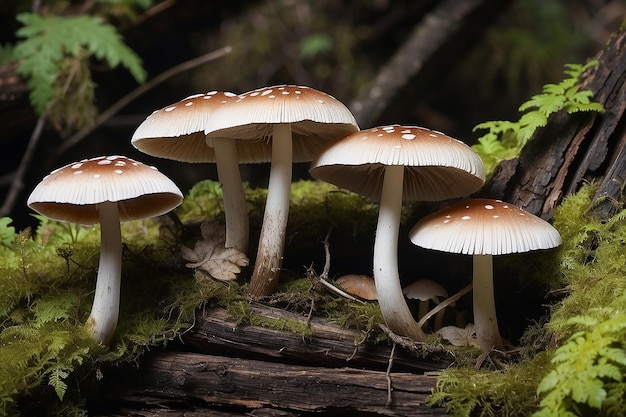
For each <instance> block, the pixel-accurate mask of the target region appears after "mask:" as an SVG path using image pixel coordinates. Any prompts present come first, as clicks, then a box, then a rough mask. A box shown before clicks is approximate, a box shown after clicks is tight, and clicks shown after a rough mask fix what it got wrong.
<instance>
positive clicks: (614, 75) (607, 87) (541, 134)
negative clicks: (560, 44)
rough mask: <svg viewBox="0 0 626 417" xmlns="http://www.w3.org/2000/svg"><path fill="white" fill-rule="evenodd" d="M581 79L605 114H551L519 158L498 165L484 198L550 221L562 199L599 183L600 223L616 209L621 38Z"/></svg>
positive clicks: (624, 61)
mask: <svg viewBox="0 0 626 417" xmlns="http://www.w3.org/2000/svg"><path fill="white" fill-rule="evenodd" d="M596 58H597V59H598V65H597V66H596V67H595V68H593V69H592V70H589V71H588V73H587V74H585V75H584V80H583V84H582V86H581V88H582V89H589V90H591V91H592V92H593V94H594V97H593V99H594V100H595V101H597V102H599V103H601V104H602V105H603V106H604V108H605V110H606V112H605V113H604V114H598V113H580V114H574V115H567V114H564V113H559V114H556V115H555V117H554V118H553V119H551V120H550V121H549V123H548V126H547V127H546V128H543V129H542V130H540V131H538V133H537V134H536V135H535V137H534V138H533V139H532V141H531V142H530V143H529V144H528V145H526V147H525V148H524V150H523V151H522V154H521V155H520V157H519V158H517V159H514V160H511V161H507V162H505V163H502V164H500V166H499V167H498V168H497V170H496V172H495V173H494V176H493V177H492V179H491V181H490V183H489V184H488V185H487V186H486V187H485V190H484V191H483V193H485V195H489V196H491V197H494V198H501V199H503V200H506V201H509V202H511V203H514V204H516V205H518V206H520V207H522V208H524V209H526V210H528V211H530V212H531V213H533V214H536V215H539V216H541V217H543V218H550V217H551V216H552V210H553V209H554V207H555V206H556V205H557V204H558V203H559V202H560V200H561V198H562V197H565V196H567V195H569V194H571V193H574V192H576V191H577V190H578V189H579V188H580V186H581V185H583V184H584V183H585V182H587V181H590V180H599V181H601V183H600V186H599V189H598V191H597V194H596V195H595V197H594V201H595V203H596V205H595V209H594V213H595V215H596V216H597V217H598V218H599V219H601V220H605V219H607V218H608V217H610V216H611V215H612V214H615V213H616V211H617V210H619V209H620V207H619V206H618V205H617V204H615V202H616V201H617V200H618V199H619V198H620V197H621V196H622V193H623V189H624V185H625V181H626V158H625V157H626V155H625V152H626V150H625V149H624V145H625V144H626V114H625V110H626V76H625V74H626V32H621V33H616V34H614V35H613V36H612V37H611V39H610V40H609V42H608V43H607V45H606V46H605V48H603V49H602V51H600V52H599V53H598V55H597V56H596Z"/></svg>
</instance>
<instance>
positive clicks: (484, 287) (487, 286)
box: [409, 199, 561, 352]
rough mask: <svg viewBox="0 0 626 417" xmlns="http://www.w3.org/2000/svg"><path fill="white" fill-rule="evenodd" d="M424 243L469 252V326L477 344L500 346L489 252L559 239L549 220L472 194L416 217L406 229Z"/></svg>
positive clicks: (531, 246)
mask: <svg viewBox="0 0 626 417" xmlns="http://www.w3.org/2000/svg"><path fill="white" fill-rule="evenodd" d="M409 237H410V239H411V242H413V243H414V244H415V245H417V246H421V247H423V248H427V249H435V250H440V251H444V252H451V253H460V254H466V255H472V257H473V264H474V266H473V287H474V288H473V297H474V300H473V306H474V327H475V329H476V336H477V338H478V341H479V342H480V346H481V349H482V350H483V351H485V352H489V351H491V349H493V348H495V349H500V350H501V349H503V343H502V339H501V337H500V332H499V329H498V320H497V317H496V308H495V299H494V290H493V263H492V256H493V255H503V254H508V253H520V252H529V251H533V250H540V249H550V248H554V247H556V246H559V245H560V244H561V236H560V235H559V232H558V231H557V230H556V229H555V228H554V227H552V225H551V224H550V223H548V222H546V221H545V220H542V219H540V218H539V217H537V216H534V215H532V214H531V213H528V212H526V211H524V210H522V209H520V208H518V207H516V206H514V205H512V204H509V203H505V202H502V201H500V200H491V199H472V200H467V201H462V202H460V203H457V204H454V205H452V206H450V207H447V208H444V209H442V210H439V211H438V212H436V213H433V214H431V215H429V216H427V217H425V218H423V219H421V220H420V221H419V222H417V224H416V225H415V226H413V228H412V229H411V231H410V233H409Z"/></svg>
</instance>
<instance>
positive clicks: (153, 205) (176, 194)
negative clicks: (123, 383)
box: [28, 156, 183, 345]
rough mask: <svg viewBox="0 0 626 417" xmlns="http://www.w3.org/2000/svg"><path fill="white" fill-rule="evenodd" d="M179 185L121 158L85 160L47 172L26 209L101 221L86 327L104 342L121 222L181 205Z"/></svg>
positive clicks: (110, 320) (115, 297)
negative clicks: (92, 290)
mask: <svg viewBox="0 0 626 417" xmlns="http://www.w3.org/2000/svg"><path fill="white" fill-rule="evenodd" d="M182 199H183V196H182V193H181V192H180V190H179V189H178V187H176V185H175V184H174V183H173V182H172V181H171V180H170V179H169V178H167V177H166V176H165V175H163V174H161V173H160V172H159V171H157V169H156V168H154V167H149V166H147V165H144V164H142V163H140V162H137V161H134V160H132V159H130V158H127V157H124V156H107V157H104V156H102V157H98V158H92V159H84V160H82V161H80V162H74V163H71V164H68V165H66V166H64V167H62V168H59V169H56V170H54V171H52V172H51V173H50V174H49V175H47V176H46V177H45V178H44V179H43V180H42V181H41V182H40V183H39V184H38V185H37V186H36V187H35V189H34V190H33V191H32V193H31V194H30V196H29V198H28V206H29V207H30V208H32V209H33V210H35V211H37V212H38V213H40V214H42V215H44V216H46V217H50V218H51V219H54V220H58V221H64V222H72V223H78V224H83V225H93V224H98V223H100V238H101V244H100V263H99V266H98V276H97V279H96V291H95V294H94V301H93V306H92V309H91V314H90V315H89V318H88V320H87V324H86V327H87V329H88V331H89V332H90V333H91V335H92V337H93V338H94V339H95V340H96V341H98V342H99V343H102V344H105V345H106V344H108V343H109V342H110V340H111V338H112V337H113V334H114V332H115V329H116V327H117V321H118V317H119V303H120V283H121V282H120V281H121V270H122V236H121V228H120V222H124V221H130V220H138V219H144V218H149V217H155V216H159V215H161V214H165V213H167V212H168V211H170V210H172V209H173V208H175V207H176V206H178V205H179V204H180V203H181V202H182Z"/></svg>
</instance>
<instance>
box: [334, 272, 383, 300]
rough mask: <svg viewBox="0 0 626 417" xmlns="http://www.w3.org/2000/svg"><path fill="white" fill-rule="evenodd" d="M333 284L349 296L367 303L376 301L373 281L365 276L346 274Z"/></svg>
mask: <svg viewBox="0 0 626 417" xmlns="http://www.w3.org/2000/svg"><path fill="white" fill-rule="evenodd" d="M335 283H336V284H337V285H339V286H340V287H341V288H343V289H344V290H346V292H348V293H349V294H352V295H354V296H356V297H359V298H362V299H363V300H367V301H374V300H378V293H377V292H376V284H375V283H374V279H372V277H369V276H367V275H360V274H347V275H342V276H340V277H339V278H337V279H336V280H335Z"/></svg>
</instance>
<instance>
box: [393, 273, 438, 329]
mask: <svg viewBox="0 0 626 417" xmlns="http://www.w3.org/2000/svg"><path fill="white" fill-rule="evenodd" d="M402 293H403V294H404V296H405V297H406V298H408V299H411V300H419V305H418V311H417V317H418V318H419V319H421V318H422V317H424V316H425V315H426V314H427V313H428V311H429V310H430V302H431V301H432V302H433V303H434V304H439V303H440V302H441V298H446V297H447V296H448V291H446V289H445V288H444V287H443V285H441V284H439V283H438V282H437V281H433V280H432V279H426V278H423V279H418V280H417V281H415V282H413V283H412V284H409V285H407V286H406V287H404V288H403V289H402ZM443 313H444V310H441V311H440V312H439V313H437V315H436V316H435V326H434V327H435V330H437V329H438V328H440V327H441V323H442V322H443Z"/></svg>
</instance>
